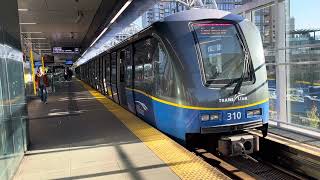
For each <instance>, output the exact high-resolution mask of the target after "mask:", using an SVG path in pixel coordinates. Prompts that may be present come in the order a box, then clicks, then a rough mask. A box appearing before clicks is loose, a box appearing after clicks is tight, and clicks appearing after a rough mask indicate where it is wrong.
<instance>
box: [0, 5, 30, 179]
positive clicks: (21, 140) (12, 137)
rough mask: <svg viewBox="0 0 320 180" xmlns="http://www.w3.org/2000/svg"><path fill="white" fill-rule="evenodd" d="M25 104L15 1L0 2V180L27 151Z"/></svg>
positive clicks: (11, 174) (9, 173)
mask: <svg viewBox="0 0 320 180" xmlns="http://www.w3.org/2000/svg"><path fill="white" fill-rule="evenodd" d="M26 119H27V110H26V100H25V90H24V79H23V54H22V52H21V44H20V29H19V16H18V5H17V1H12V0H1V1H0V179H3V180H6V179H11V178H12V176H13V175H14V173H15V171H16V170H17V168H18V166H19V164H20V161H21V159H22V158H23V155H24V151H25V150H26V121H25V120H26Z"/></svg>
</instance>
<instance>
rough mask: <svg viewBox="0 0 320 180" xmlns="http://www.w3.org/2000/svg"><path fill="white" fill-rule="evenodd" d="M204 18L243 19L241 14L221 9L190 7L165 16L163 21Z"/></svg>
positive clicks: (237, 20)
mask: <svg viewBox="0 0 320 180" xmlns="http://www.w3.org/2000/svg"><path fill="white" fill-rule="evenodd" d="M205 19H224V20H231V21H236V22H240V21H242V20H244V18H243V17H242V16H239V15H235V14H232V13H231V12H228V11H221V10H217V9H191V10H187V11H182V12H179V13H175V14H173V15H170V16H167V17H165V18H164V20H163V21H165V22H170V21H197V20H205Z"/></svg>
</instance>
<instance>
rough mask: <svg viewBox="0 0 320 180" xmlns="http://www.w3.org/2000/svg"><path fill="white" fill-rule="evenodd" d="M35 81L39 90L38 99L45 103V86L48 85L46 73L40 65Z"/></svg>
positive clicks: (46, 95)
mask: <svg viewBox="0 0 320 180" xmlns="http://www.w3.org/2000/svg"><path fill="white" fill-rule="evenodd" d="M35 82H36V86H37V89H38V91H39V95H40V99H41V101H42V102H43V103H45V104H47V99H48V92H47V87H49V82H48V77H47V74H46V73H45V72H44V71H43V70H42V68H41V67H40V68H39V69H38V71H37V74H36V77H35Z"/></svg>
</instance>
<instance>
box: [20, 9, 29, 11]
mask: <svg viewBox="0 0 320 180" xmlns="http://www.w3.org/2000/svg"><path fill="white" fill-rule="evenodd" d="M18 11H29V9H18Z"/></svg>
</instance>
